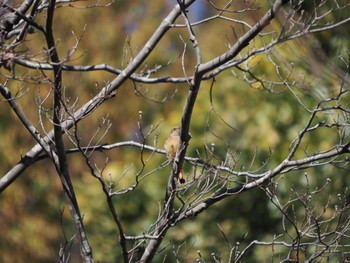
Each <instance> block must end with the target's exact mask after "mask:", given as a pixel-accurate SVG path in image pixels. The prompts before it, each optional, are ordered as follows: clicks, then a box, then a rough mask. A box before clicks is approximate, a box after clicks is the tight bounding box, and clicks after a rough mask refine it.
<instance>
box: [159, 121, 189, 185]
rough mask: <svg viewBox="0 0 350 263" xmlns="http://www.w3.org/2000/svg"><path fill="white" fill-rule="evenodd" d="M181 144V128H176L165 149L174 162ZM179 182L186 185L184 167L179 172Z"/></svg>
mask: <svg viewBox="0 0 350 263" xmlns="http://www.w3.org/2000/svg"><path fill="white" fill-rule="evenodd" d="M179 144H180V128H179V127H175V128H173V129H172V130H171V132H170V135H169V137H168V138H167V139H166V140H165V143H164V149H165V151H166V155H167V156H168V158H169V160H174V159H175V156H176V153H177V150H178V148H179ZM179 182H180V183H182V184H183V183H185V176H184V171H183V169H182V167H181V168H180V172H179Z"/></svg>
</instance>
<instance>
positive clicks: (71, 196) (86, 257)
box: [45, 0, 93, 262]
mask: <svg viewBox="0 0 350 263" xmlns="http://www.w3.org/2000/svg"><path fill="white" fill-rule="evenodd" d="M55 3H56V2H55V0H51V1H50V3H49V6H48V10H47V18H46V34H45V37H46V42H47V46H48V50H49V56H50V59H51V61H52V62H53V72H54V83H53V84H54V110H53V124H54V141H55V145H56V150H57V155H58V163H55V166H56V170H57V172H58V174H59V177H60V180H61V183H62V187H63V190H64V192H65V195H66V197H67V200H68V203H69V205H68V207H69V211H70V213H71V216H72V219H73V223H74V227H75V229H76V233H77V235H78V238H79V243H80V253H81V256H82V259H83V262H93V258H92V250H91V247H90V245H89V242H88V239H87V236H86V232H85V228H84V224H83V219H82V216H81V214H80V211H79V206H78V202H77V199H76V196H75V193H74V188H73V185H72V182H71V179H70V175H69V170H68V162H67V156H66V151H65V146H64V142H63V138H62V133H63V131H62V126H61V117H62V116H61V101H62V69H61V65H60V60H59V56H58V53H57V50H56V47H55V40H54V36H53V32H52V22H53V15H54V11H55Z"/></svg>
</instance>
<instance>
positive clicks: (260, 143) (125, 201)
mask: <svg viewBox="0 0 350 263" xmlns="http://www.w3.org/2000/svg"><path fill="white" fill-rule="evenodd" d="M174 2H175V1H170V0H169V1H158V0H155V1H146V2H145V1H118V0H117V1H114V2H108V1H104V2H103V1H99V2H94V1H82V2H76V3H72V4H71V5H68V4H62V5H60V6H61V7H60V8H57V10H56V13H55V21H54V33H55V36H56V39H57V40H58V43H57V47H58V50H59V53H60V57H61V59H63V58H64V57H66V56H67V54H68V51H69V50H72V49H73V47H74V46H75V45H76V44H77V41H78V42H79V43H78V44H77V46H76V51H75V52H74V54H73V55H72V57H71V58H70V61H69V62H68V64H71V65H94V64H108V65H111V66H113V67H116V68H119V69H123V68H124V67H125V66H126V65H127V64H128V63H129V61H130V60H131V59H132V58H133V57H134V56H135V54H137V53H138V51H139V50H140V49H141V48H142V46H143V45H144V44H145V42H146V41H147V40H148V38H149V37H150V36H151V34H152V33H153V31H154V29H155V28H156V27H157V26H158V25H159V24H160V23H161V21H162V18H163V17H164V16H165V15H166V14H167V13H168V12H169V11H170V10H171V7H172V5H173V4H174ZM197 2H198V3H196V5H195V6H194V7H191V9H190V11H189V16H190V18H191V19H192V20H193V21H199V20H200V19H203V18H205V17H207V16H211V15H214V14H216V12H215V10H213V8H212V7H211V6H210V5H209V4H208V3H207V2H206V1H197ZM316 2H317V1H316ZM310 3H311V2H310ZM312 3H313V2H312ZM224 4H226V1H221V0H219V1H215V5H217V6H218V7H221V8H222V7H224ZM249 4H250V3H249V2H248V1H235V2H234V4H233V9H235V10H242V9H244V8H246V7H247V5H249ZM94 5H98V6H99V7H97V6H94ZM87 6H90V7H88V8H86V7H87ZM254 6H255V7H261V8H256V9H255V8H254V9H252V10H250V11H246V12H243V13H239V12H238V13H232V14H229V16H231V18H233V19H240V20H244V21H245V22H247V23H249V24H253V23H254V22H256V21H257V20H258V19H259V18H260V17H261V16H262V15H263V14H264V12H265V11H266V10H267V8H268V7H269V4H268V3H266V2H265V1H255V3H254ZM305 8H306V10H307V11H309V12H310V13H311V12H312V8H313V7H312V6H311V5H310V6H309V2H308V1H306V2H305ZM323 8H324V9H325V10H329V8H331V4H327V5H324V6H323ZM347 11H349V10H348V9H347V10H345V11H344V10H343V11H340V12H336V13H331V14H329V15H328V16H326V17H325V19H324V23H325V24H326V23H327V21H333V20H339V18H342V17H344V16H345V15H346V14H345V12H347ZM285 12H287V11H285ZM282 13H283V12H282ZM347 15H348V13H347ZM284 17H285V16H284V15H283V14H281V15H280V16H279V17H278V18H277V19H276V20H275V21H274V22H273V23H272V24H271V25H269V27H268V28H267V29H266V30H265V33H266V35H264V36H260V37H258V38H256V39H255V41H253V42H252V43H251V44H250V45H249V46H248V47H247V49H246V50H245V51H244V53H242V54H240V56H244V55H245V54H247V53H248V52H249V51H251V50H253V49H254V48H260V47H262V46H263V43H264V41H268V40H269V39H271V37H272V36H273V37H275V35H273V34H269V32H272V31H279V30H280V28H281V26H282V25H283V23H284ZM44 19H45V14H44V13H43V14H42V15H41V16H40V17H38V20H37V21H38V22H39V23H44ZM181 21H183V20H182V19H181V18H179V22H181ZM246 31H247V27H245V26H242V25H241V24H238V23H233V22H231V21H227V20H221V19H215V20H212V21H210V22H208V23H204V24H200V25H198V26H196V27H195V33H196V36H197V38H198V40H199V45H200V48H201V52H202V55H203V58H204V62H205V61H208V60H210V59H212V58H213V57H215V56H217V55H218V54H221V53H222V52H224V51H225V50H227V49H228V48H229V46H232V45H233V44H234V43H235V41H236V40H237V38H238V37H239V36H241V35H242V34H243V33H244V32H246ZM348 31H349V25H348V24H346V25H343V26H341V27H338V28H335V29H333V30H329V31H326V32H322V33H318V34H309V35H306V36H305V37H303V38H301V39H297V40H294V41H292V42H284V43H282V44H280V45H278V46H276V47H275V48H274V49H273V50H272V51H271V52H269V53H268V55H266V54H260V55H256V56H253V57H252V58H251V59H249V60H248V61H246V62H245V64H244V65H242V68H244V67H245V66H247V67H249V68H250V70H251V71H252V72H254V74H255V76H257V77H259V78H261V79H263V80H265V81H267V82H266V83H265V84H266V86H265V87H263V86H262V85H261V83H259V82H256V81H254V80H252V79H251V78H250V77H249V76H248V75H247V74H245V73H244V72H243V71H239V70H238V69H236V68H234V69H232V70H227V71H226V72H224V73H222V74H220V75H218V76H217V77H216V78H215V82H214V83H213V84H212V83H211V80H208V81H205V82H203V84H202V87H201V90H200V93H199V95H198V100H197V103H196V106H195V109H194V113H193V120H192V123H191V128H190V132H191V134H192V137H193V138H192V139H191V141H190V146H189V149H188V155H189V156H193V157H201V158H203V159H207V158H208V157H207V155H208V153H209V150H210V149H212V148H213V152H214V155H215V158H216V162H217V163H218V164H220V163H221V162H223V161H225V160H226V161H227V162H228V163H229V164H230V165H231V166H232V168H234V169H235V170H256V169H263V170H264V169H271V168H273V167H274V165H276V164H278V163H279V162H280V161H282V160H283V159H284V158H285V157H286V155H287V153H288V150H289V147H290V144H291V142H292V141H293V139H294V138H295V137H296V136H297V134H298V131H300V130H301V129H302V128H303V127H304V125H305V124H306V122H307V120H308V114H307V113H306V111H305V109H304V108H302V107H301V106H300V103H298V101H297V98H296V96H295V94H296V95H297V96H298V99H300V100H301V101H302V103H303V104H304V105H305V107H307V108H309V109H312V108H313V107H315V106H316V105H317V102H318V101H319V100H320V99H324V98H327V97H329V96H333V95H335V94H336V93H337V91H338V90H339V87H340V85H341V82H340V80H339V77H338V75H339V74H344V71H345V70H346V67H345V64H344V63H342V59H345V60H346V59H347V56H348V52H349V50H348V47H349V44H350V43H349V42H350V40H349V38H348V36H347V32H348ZM80 38H81V39H80ZM184 43H187V45H186V48H185V49H184ZM16 51H17V52H18V53H20V52H22V53H21V54H22V55H23V57H27V58H31V59H42V60H45V57H46V51H45V41H44V39H43V37H42V35H41V34H40V33H38V32H36V33H34V34H31V35H28V37H27V39H26V41H24V42H23V43H22V44H21V45H19V46H18V47H17V48H16ZM183 55H184V65H185V70H186V74H191V73H192V72H193V70H194V66H195V64H196V60H195V54H194V50H193V48H192V47H191V45H190V43H189V37H188V34H187V32H186V29H185V28H183V27H176V28H172V29H171V30H170V32H169V33H168V34H167V35H166V36H165V37H164V38H163V39H162V41H161V42H160V43H159V45H158V46H157V47H156V49H155V50H154V52H153V53H152V55H151V56H150V57H149V59H148V60H147V62H146V63H145V64H143V65H142V66H141V67H140V69H139V72H138V73H141V72H147V70H152V69H153V68H155V67H157V66H161V68H160V69H159V70H158V71H157V73H155V74H154V75H152V77H156V76H177V77H181V76H183V75H184V72H183V68H182V56H183ZM341 58H342V59H341ZM275 64H277V65H279V66H280V67H279V68H278V69H279V70H280V72H279V74H281V75H282V76H285V75H290V80H291V82H292V81H293V82H294V85H292V86H291V87H290V89H287V88H286V87H285V86H284V85H273V86H270V85H269V84H268V82H269V81H271V82H280V81H281V79H280V78H279V76H278V72H276V66H275ZM0 72H1V76H0V80H1V82H2V83H4V81H5V80H6V79H7V77H8V75H9V72H8V71H6V70H4V69H3V68H1V69H0ZM45 74H46V76H47V77H50V75H51V73H50V72H45ZM16 76H19V78H18V80H9V81H8V84H7V85H8V87H9V88H10V89H11V91H12V92H13V93H14V94H16V93H17V94H18V95H19V97H18V99H17V102H18V103H19V105H20V106H21V107H22V109H25V112H26V114H27V116H28V118H29V119H30V120H31V121H32V122H33V123H34V124H35V125H36V126H37V128H38V129H39V130H40V131H41V132H42V133H45V132H48V131H49V130H50V129H51V128H52V125H51V122H50V120H49V119H48V118H47V116H45V115H44V114H43V113H40V112H39V111H38V103H42V106H43V108H44V109H45V110H47V114H48V115H50V114H51V109H52V94H50V88H49V83H48V81H47V79H45V78H44V76H43V73H42V72H40V71H37V70H29V69H27V68H24V67H22V66H19V65H17V66H16ZM63 77H64V80H63V81H64V83H63V84H64V87H65V94H66V99H67V103H68V104H69V105H70V106H72V107H73V108H78V107H79V106H81V105H83V104H84V103H85V102H86V101H87V100H89V99H90V98H91V97H92V96H93V95H94V94H96V93H97V92H98V91H99V90H100V88H101V87H103V86H104V85H105V84H106V83H108V82H109V81H110V80H112V79H113V78H114V75H113V74H111V73H107V72H104V71H91V72H88V73H87V72H64V74H63ZM247 78H248V80H249V81H250V83H248V82H249V81H247ZM38 80H40V83H38ZM187 93H188V86H187V85H186V84H180V83H179V84H170V83H160V84H157V85H147V84H139V83H133V82H132V81H129V82H127V83H125V84H124V85H123V86H122V87H121V88H120V89H119V90H118V91H117V92H116V96H115V97H114V98H112V99H110V100H109V101H107V102H106V103H105V104H104V105H102V106H101V107H100V108H99V109H98V110H97V111H95V112H94V113H93V115H92V116H90V117H89V118H87V119H85V120H83V121H82V122H80V123H79V124H78V130H77V131H78V136H79V138H81V144H82V145H87V144H88V143H89V141H90V140H91V138H93V136H94V134H95V133H96V131H97V129H98V127H99V126H100V127H101V131H100V132H99V133H98V135H97V136H96V137H94V138H93V140H92V141H93V142H98V143H104V144H107V143H116V142H121V141H127V140H136V141H138V140H139V139H140V134H139V128H138V122H139V121H140V115H142V117H141V120H142V129H143V132H144V134H147V132H149V131H151V130H152V129H153V128H154V127H156V128H155V129H154V130H153V131H152V133H151V134H150V135H149V136H148V137H147V140H146V143H147V144H150V145H154V146H156V147H158V148H163V143H164V140H165V138H166V136H167V135H168V134H169V132H170V130H171V128H172V127H173V126H177V125H179V123H180V120H181V114H182V110H183V106H184V103H185V100H186V96H187ZM344 103H346V104H347V102H344ZM1 109H2V110H1V111H0V119H1V125H0V132H1V134H2V137H3V138H5V139H3V140H0V149H1V151H0V162H1V165H0V167H1V173H2V174H5V173H6V172H7V171H8V170H9V169H10V168H11V167H12V166H13V165H14V164H15V163H16V162H18V160H19V159H20V157H21V156H22V155H23V154H24V153H25V152H26V151H27V150H29V149H30V148H31V147H32V146H33V144H34V143H35V142H34V140H33V139H32V138H31V137H30V135H29V134H28V132H27V131H26V130H25V129H24V128H23V127H22V126H21V124H20V123H19V121H18V120H17V119H16V117H15V116H14V114H13V113H12V111H11V110H10V109H9V107H8V106H7V104H6V102H4V101H2V102H1ZM334 117H335V116H324V120H325V121H327V119H328V118H334ZM41 120H42V121H43V125H42V126H41V125H40V124H39V122H40V121H41ZM320 121H321V120H320ZM107 123H111V124H112V126H111V128H109V129H108V128H107ZM105 130H107V131H108V132H107V133H106V135H105V136H104V137H102V134H103V133H104V131H105ZM101 138H102V140H101V141H99V140H100V139H101ZM337 140H338V134H337V132H335V131H334V130H331V129H327V128H324V129H320V130H318V131H317V132H315V133H313V134H312V136H309V137H308V138H307V145H303V148H305V149H307V150H308V151H310V152H312V151H314V150H316V151H319V150H322V149H326V148H329V147H331V146H332V145H333V144H334V143H336V142H337ZM67 147H68V148H69V147H74V145H73V144H72V143H71V142H70V140H69V139H67ZM150 156H151V155H150V153H144V156H143V157H144V158H145V159H147V157H150ZM298 156H305V153H304V152H298ZM92 158H93V162H94V163H96V167H98V168H99V169H102V168H103V167H104V165H105V163H107V165H106V169H105V171H104V176H105V178H106V179H108V177H110V178H112V179H113V180H117V181H118V180H119V183H118V184H117V185H116V189H122V188H123V187H129V186H130V185H132V184H133V183H134V181H135V174H136V173H137V172H139V169H140V168H141V160H140V150H139V149H136V148H129V147H124V148H117V149H113V150H111V151H108V152H96V153H94V154H93V155H92ZM165 160H166V157H165V156H163V155H159V154H155V155H153V156H152V157H151V159H150V160H149V161H148V163H147V166H146V169H145V171H144V172H143V174H144V173H146V172H148V171H151V170H152V169H155V168H157V167H158V166H159V165H160V164H161V163H162V162H164V161H165ZM252 160H253V161H252ZM267 161H268V165H267V166H266V167H263V168H261V167H262V166H263V164H264V163H266V162H267ZM69 165H70V167H69V168H70V171H71V175H72V179H73V182H74V186H75V190H76V193H77V197H78V201H79V202H80V207H81V211H82V213H83V214H84V222H85V224H86V229H87V233H88V237H89V241H90V243H91V245H92V248H93V252H94V258H95V260H96V262H116V261H118V259H119V258H120V249H119V246H118V231H117V228H116V225H115V224H114V222H113V220H112V217H111V215H110V213H109V211H108V206H107V203H106V199H105V196H104V194H103V192H102V191H101V187H100V185H99V183H98V181H97V180H96V179H94V178H93V177H92V176H91V175H90V174H89V171H88V169H87V167H86V165H85V163H84V160H83V158H82V157H81V156H80V155H78V154H71V155H70V156H69ZM184 168H185V171H186V173H187V176H188V177H189V178H190V177H191V176H193V174H194V172H195V171H194V168H193V167H191V165H190V164H187V163H186V164H185V167H184ZM124 171H126V172H124ZM169 173H170V166H166V167H165V168H162V169H160V170H158V171H157V172H155V173H153V174H151V175H150V176H148V177H147V178H146V179H145V180H144V181H142V183H141V184H140V186H139V187H138V188H137V189H136V190H134V191H132V192H130V193H128V194H125V195H121V196H116V197H115V198H114V203H115V207H116V210H117V212H118V213H119V215H120V217H121V219H122V222H123V223H124V226H125V230H126V233H127V235H132V234H138V235H140V234H142V233H144V232H146V231H147V230H148V229H149V228H150V227H151V225H152V224H153V223H154V222H155V220H156V219H157V215H158V212H159V209H160V207H161V206H162V200H163V198H164V194H165V186H166V183H167V180H168V176H169ZM327 178H330V180H328V184H327V186H326V187H325V189H324V190H323V191H322V192H321V194H319V195H317V200H315V199H316V198H312V199H311V200H309V202H311V203H312V205H311V206H312V207H315V211H316V212H317V211H322V209H323V206H324V205H326V204H327V203H329V208H328V209H330V210H331V211H329V213H332V209H335V208H334V207H335V206H336V205H338V206H341V203H342V202H346V200H348V192H347V187H346V186H347V185H348V184H349V178H348V174H347V171H345V170H341V169H337V168H336V167H334V166H326V167H319V168H315V169H309V170H308V171H307V172H306V171H297V172H293V173H291V174H288V175H286V176H281V177H280V178H276V181H277V182H278V187H277V190H276V191H277V196H278V197H279V198H280V201H281V202H282V203H285V202H287V201H288V200H290V199H291V198H292V197H293V196H294V197H295V195H297V193H299V194H302V192H304V191H307V190H305V189H315V188H317V187H320V186H322V185H324V184H325V183H326V182H327ZM183 194H184V195H186V193H183ZM338 194H339V195H338ZM344 200H345V201H344ZM0 204H1V207H2V209H1V211H0V236H1V238H0V255H1V257H2V261H3V262H55V261H57V258H58V251H59V249H60V246H62V245H63V244H64V242H65V239H64V235H66V237H67V238H68V239H69V238H72V236H73V234H74V232H73V229H72V226H71V224H70V220H71V219H70V215H69V212H68V209H67V208H66V207H65V199H64V196H63V193H62V189H61V184H60V182H59V180H58V177H57V175H56V171H55V169H54V167H53V166H52V165H51V164H50V162H49V161H48V160H41V161H38V162H37V163H36V164H35V165H33V166H32V167H31V168H30V169H28V170H27V171H26V172H25V173H24V174H23V175H22V176H21V177H20V178H19V179H18V180H17V181H16V182H15V183H14V184H13V185H11V186H10V187H9V188H8V189H7V190H6V191H4V192H3V193H1V195H0ZM294 212H295V213H296V214H298V215H299V216H300V217H302V215H303V213H305V207H304V206H303V204H302V203H301V202H296V203H295V207H294ZM281 218H282V215H281V213H280V211H278V209H277V208H276V207H275V206H274V205H273V204H272V203H271V201H270V200H269V198H268V197H267V196H266V194H265V193H264V191H263V190H262V189H255V190H254V191H250V192H247V193H243V194H240V195H238V196H233V197H232V198H228V199H226V200H224V201H222V202H220V203H219V204H217V205H215V206H214V207H212V208H210V209H209V210H207V211H206V212H204V213H203V214H200V215H199V216H197V217H195V218H192V219H190V220H188V221H184V222H182V223H180V224H179V225H177V226H175V227H174V228H173V229H171V230H170V231H169V233H168V237H167V238H166V239H165V240H164V242H163V244H162V249H161V252H160V255H159V256H157V257H156V258H155V262H163V259H164V258H166V260H165V262H175V260H176V259H177V260H179V261H180V262H194V261H195V259H198V258H202V260H207V262H213V259H214V258H221V259H222V260H224V261H225V260H227V259H228V257H229V253H230V249H232V247H233V246H235V245H237V246H238V247H240V246H242V247H244V245H246V244H248V243H249V242H251V241H252V240H262V241H271V240H272V239H273V237H274V235H275V234H277V233H280V232H281V231H282V224H281ZM287 228H288V229H289V231H291V235H293V233H292V232H293V229H292V226H290V225H287ZM294 234H295V233H294ZM287 241H290V240H287ZM76 243H77V242H76V241H74V243H73V248H72V255H71V257H72V259H71V262H79V260H80V258H79V252H78V248H77V246H76ZM278 253H286V251H283V248H276V251H275V258H274V262H277V261H278ZM271 254H272V252H271V249H266V248H264V247H256V249H255V248H254V249H252V250H251V252H250V253H249V255H248V257H247V258H246V261H245V262H264V261H268V260H270V259H271ZM334 257H335V258H331V260H334V261H332V262H336V261H337V260H340V261H341V259H339V258H336V256H335V255H334Z"/></svg>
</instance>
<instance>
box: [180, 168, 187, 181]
mask: <svg viewBox="0 0 350 263" xmlns="http://www.w3.org/2000/svg"><path fill="white" fill-rule="evenodd" d="M179 182H180V183H181V184H184V183H185V182H186V180H185V174H184V170H183V169H182V168H181V169H180V173H179Z"/></svg>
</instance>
